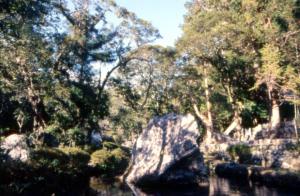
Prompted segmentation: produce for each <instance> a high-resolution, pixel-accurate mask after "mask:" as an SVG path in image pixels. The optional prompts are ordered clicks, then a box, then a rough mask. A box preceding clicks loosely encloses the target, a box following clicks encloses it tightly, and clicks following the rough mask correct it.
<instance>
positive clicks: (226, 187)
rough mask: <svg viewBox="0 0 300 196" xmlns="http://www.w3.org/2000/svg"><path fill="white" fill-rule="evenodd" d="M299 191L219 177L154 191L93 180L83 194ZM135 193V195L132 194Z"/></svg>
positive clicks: (265, 195) (287, 194)
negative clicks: (194, 185)
mask: <svg viewBox="0 0 300 196" xmlns="http://www.w3.org/2000/svg"><path fill="white" fill-rule="evenodd" d="M298 191H300V187H299V190H284V189H278V188H271V187H266V186H261V185H257V184H252V183H251V182H248V181H246V182H245V181H238V180H228V179H225V178H219V177H210V178H209V184H206V186H199V187H186V188H176V187H171V188H168V189H164V188H163V187H160V188H157V189H155V190H153V189H152V190H146V191H145V190H144V191H141V190H139V189H136V188H133V190H132V189H130V188H129V187H128V186H126V185H124V184H120V183H117V182H114V183H109V184H105V183H103V182H101V181H100V180H97V179H93V180H91V182H90V189H89V191H88V192H85V194H88V195H100V196H127V195H128V196H129V195H135V194H136V195H139V196H140V195H141V196H148V195H149V196H150V195H151V196H152V195H153V196H184V195H188V196H192V195H204V196H206V195H210V196H213V195H222V196H223V195H224V196H226V195H228V196H235V195H236V196H238V195H255V196H256V195H258V196H292V195H300V192H298ZM134 192H135V194H134Z"/></svg>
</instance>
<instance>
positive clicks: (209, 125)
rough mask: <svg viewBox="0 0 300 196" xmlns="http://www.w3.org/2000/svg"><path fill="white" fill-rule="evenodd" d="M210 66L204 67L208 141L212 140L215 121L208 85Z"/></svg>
mask: <svg viewBox="0 0 300 196" xmlns="http://www.w3.org/2000/svg"><path fill="white" fill-rule="evenodd" d="M207 67H208V65H207V64H206V65H204V88H205V101H206V108H207V125H206V132H207V133H206V134H207V139H208V141H210V140H211V137H212V132H213V129H214V126H213V119H212V112H211V108H212V105H211V102H210V91H209V85H208V73H207Z"/></svg>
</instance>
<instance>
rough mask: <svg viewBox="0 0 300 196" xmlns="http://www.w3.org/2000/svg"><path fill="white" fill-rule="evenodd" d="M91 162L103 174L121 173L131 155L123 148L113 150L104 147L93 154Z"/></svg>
mask: <svg viewBox="0 0 300 196" xmlns="http://www.w3.org/2000/svg"><path fill="white" fill-rule="evenodd" d="M90 163H91V165H93V166H94V167H95V168H96V169H97V170H98V171H99V173H101V174H111V175H119V174H122V173H123V172H124V171H125V169H126V168H127V166H128V163H129V156H128V154H127V152H125V151H124V150H122V149H121V148H117V149H114V150H112V151H108V150H105V149H102V150H97V151H95V152H94V153H93V154H92V155H91V161H90Z"/></svg>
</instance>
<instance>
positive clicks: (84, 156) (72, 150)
mask: <svg viewBox="0 0 300 196" xmlns="http://www.w3.org/2000/svg"><path fill="white" fill-rule="evenodd" d="M59 149H60V150H61V151H62V152H63V153H65V154H66V155H67V156H68V158H69V165H70V166H71V167H73V168H82V167H85V166H87V164H88V162H89V160H90V155H89V154H88V153H87V152H86V151H84V150H82V149H80V148H76V147H62V148H59Z"/></svg>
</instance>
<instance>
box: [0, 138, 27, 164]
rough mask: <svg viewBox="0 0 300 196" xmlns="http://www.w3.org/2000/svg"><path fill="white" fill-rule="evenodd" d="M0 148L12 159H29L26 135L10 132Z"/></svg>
mask: <svg viewBox="0 0 300 196" xmlns="http://www.w3.org/2000/svg"><path fill="white" fill-rule="evenodd" d="M0 147H1V149H2V150H3V152H4V153H5V154H6V155H8V157H9V158H10V159H11V160H13V161H21V162H26V161H27V160H28V159H29V154H30V152H29V147H28V144H27V140H26V136H25V135H19V134H12V135H10V136H8V137H6V138H5V139H4V141H3V142H2V144H1V146H0Z"/></svg>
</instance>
